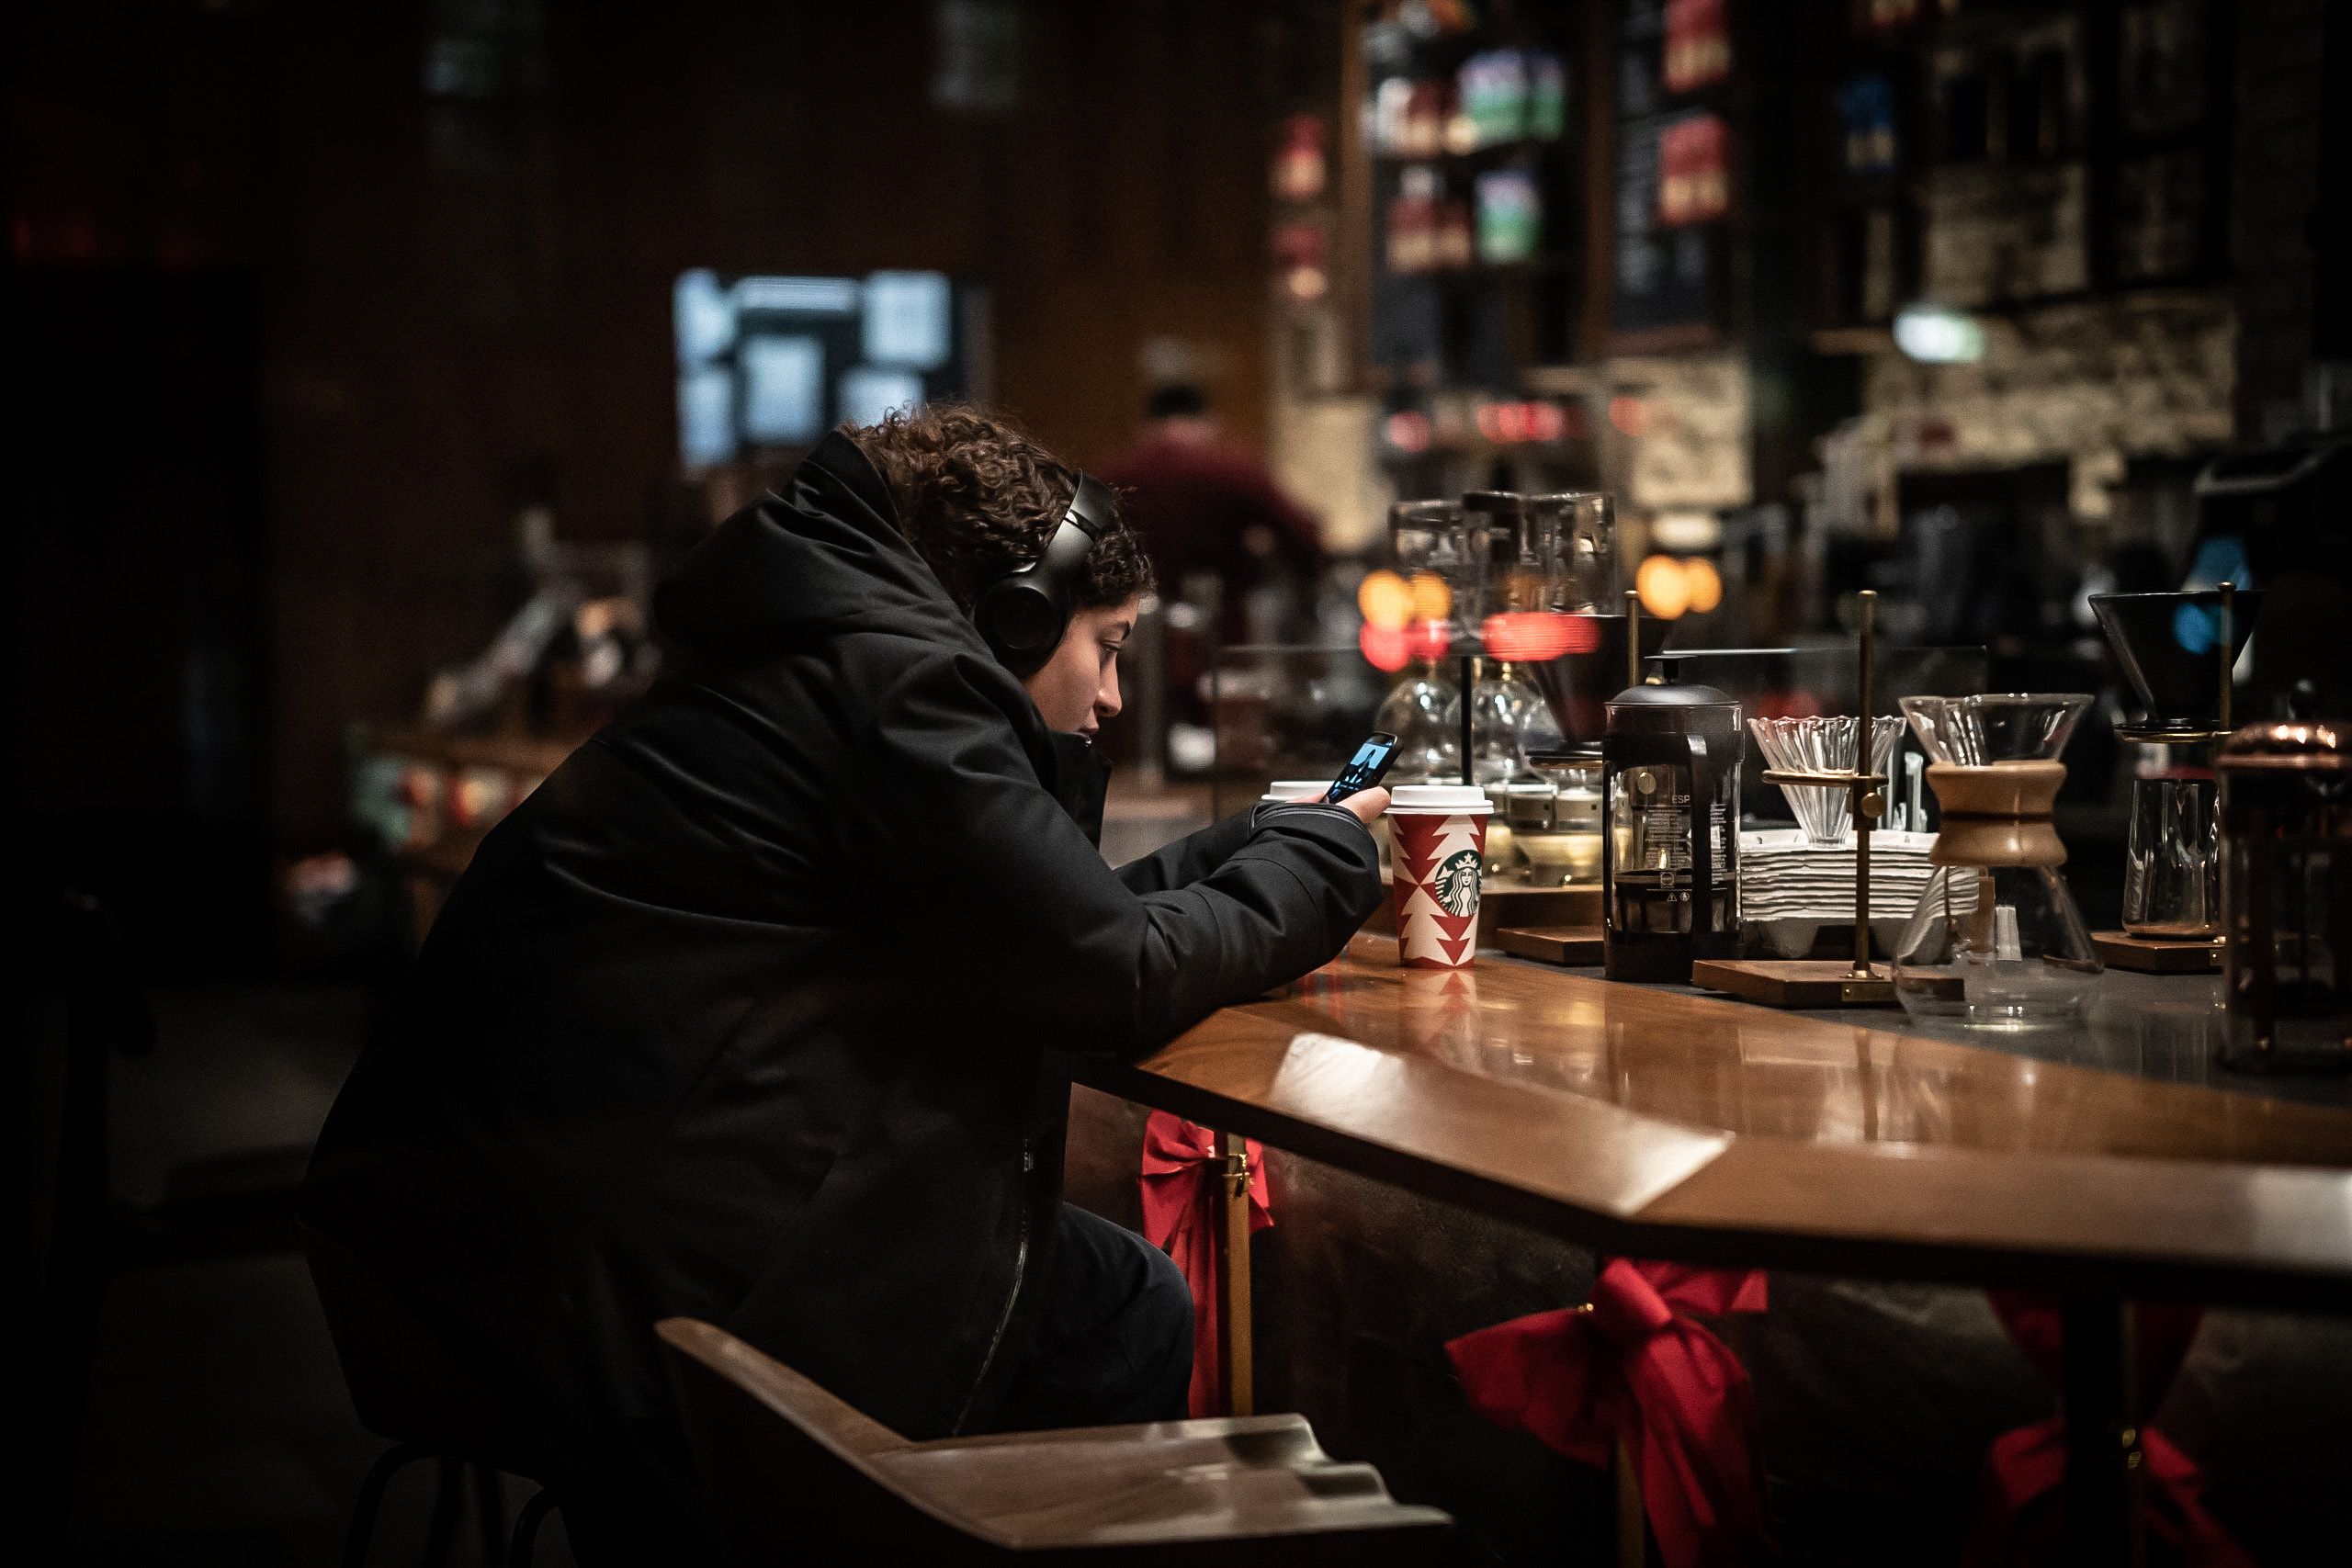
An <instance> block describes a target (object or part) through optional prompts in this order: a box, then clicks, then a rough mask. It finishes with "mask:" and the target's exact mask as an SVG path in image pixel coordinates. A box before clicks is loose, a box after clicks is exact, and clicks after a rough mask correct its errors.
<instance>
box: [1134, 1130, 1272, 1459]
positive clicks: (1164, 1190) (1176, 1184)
mask: <svg viewBox="0 0 2352 1568" xmlns="http://www.w3.org/2000/svg"><path fill="white" fill-rule="evenodd" d="M1242 1146H1243V1148H1244V1149H1245V1150H1247V1152H1248V1155H1249V1159H1250V1234H1251V1235H1256V1234H1257V1233H1258V1232H1259V1231H1261V1230H1264V1229H1265V1228H1266V1227H1267V1226H1268V1225H1271V1224H1273V1223H1274V1215H1273V1211H1272V1208H1271V1207H1269V1206H1268V1203H1267V1201H1266V1162H1265V1158H1264V1151H1263V1150H1261V1148H1260V1147H1259V1146H1258V1140H1257V1139H1255V1138H1250V1139H1248V1140H1247V1141H1246V1142H1245V1143H1244V1144H1243V1145H1242ZM1224 1201H1225V1156H1222V1155H1220V1154H1219V1153H1218V1152H1217V1146H1216V1133H1215V1132H1213V1131H1212V1130H1210V1129H1209V1128H1206V1127H1204V1126H1202V1125H1201V1124H1200V1123H1198V1122H1187V1121H1184V1120H1183V1119H1182V1118H1181V1117H1179V1116H1175V1115H1173V1114H1171V1113H1170V1112H1168V1111H1153V1112H1152V1113H1151V1120H1150V1121H1149V1122H1146V1123H1145V1124H1144V1129H1143V1234H1144V1239H1145V1240H1147V1241H1148V1242H1150V1243H1151V1244H1152V1245H1153V1246H1155V1247H1160V1248H1162V1249H1164V1250H1165V1251H1166V1252H1167V1254H1168V1256H1169V1257H1170V1258H1174V1259H1175V1260H1176V1267H1177V1268H1179V1269H1182V1270H1183V1272H1184V1282H1185V1283H1186V1284H1188V1285H1190V1286H1191V1287H1192V1288H1193V1383H1192V1389H1191V1393H1190V1395H1189V1404H1190V1406H1191V1409H1192V1412H1193V1415H1195V1416H1222V1415H1224V1414H1225V1412H1226V1408H1227V1407H1226V1389H1225V1367H1224V1364H1223V1363H1222V1362H1221V1361H1220V1360H1219V1359H1218V1357H1217V1324H1218V1321H1219V1319H1220V1318H1221V1317H1222V1316H1223V1314H1224V1309H1225V1250H1224V1248H1223V1247H1221V1246H1220V1245H1219V1237H1220V1226H1219V1225H1218V1223H1217V1218H1218V1207H1219V1205H1220V1204H1222V1203H1223V1202H1224Z"/></svg>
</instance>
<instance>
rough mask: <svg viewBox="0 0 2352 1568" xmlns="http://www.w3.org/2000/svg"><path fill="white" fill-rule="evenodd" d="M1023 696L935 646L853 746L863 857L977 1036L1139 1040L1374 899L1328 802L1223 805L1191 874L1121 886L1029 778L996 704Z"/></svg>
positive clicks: (1269, 983) (1289, 960) (1142, 1044)
mask: <svg viewBox="0 0 2352 1568" xmlns="http://www.w3.org/2000/svg"><path fill="white" fill-rule="evenodd" d="M1027 701H1028V698H1027V696H1026V695H1025V694H1023V693H1022V692H1021V690H1020V687H1019V686H1018V684H1017V683H1014V682H1012V680H1011V678H1010V677H1009V676H1006V675H1004V674H1003V672H1002V671H999V670H997V669H995V667H993V666H989V665H984V664H983V663H982V661H981V660H978V658H977V657H975V656H971V655H967V654H960V653H951V652H942V653H939V654H937V655H933V656H929V657H926V658H923V659H922V660H918V661H917V662H916V663H915V665H914V666H913V667H911V668H910V669H908V670H906V671H904V672H903V673H902V674H900V675H899V677H898V679H897V680H896V681H895V682H893V683H892V684H890V685H889V686H888V688H887V689H886V690H885V691H884V693H883V694H882V695H881V697H880V698H879V700H878V701H877V703H876V705H875V709H874V712H873V719H872V722H871V723H870V724H869V725H867V726H865V728H864V729H863V733H862V737H861V741H860V750H861V752H862V756H861V762H862V768H861V772H862V773H863V776H864V777H863V782H864V783H865V790H864V792H863V794H864V805H865V812H864V815H865V831H866V832H868V833H869V834H870V835H871V836H872V837H871V841H872V842H873V843H874V844H875V845H876V849H877V851H878V853H877V855H876V862H875V863H876V865H877V867H878V868H879V869H880V871H881V874H885V875H889V876H894V877H903V878H906V879H909V880H910V882H916V883H919V884H920V885H921V886H924V887H925V888H926V890H927V897H928V899H929V901H930V903H931V906H932V908H934V909H935V910H936V911H937V922H936V924H937V929H938V934H937V935H936V936H935V937H933V938H931V939H929V947H930V951H929V952H928V953H926V957H927V958H928V959H929V960H930V973H931V975H932V976H933V979H934V982H935V986H936V988H937V989H938V991H939V994H940V995H941V996H943V997H953V998H955V1006H956V1010H958V1013H959V1014H960V1015H961V1016H962V1017H964V1018H967V1019H968V1020H969V1021H971V1022H972V1023H975V1024H978V1025H982V1026H983V1027H981V1028H979V1029H978V1030H976V1031H974V1035H975V1037H976V1038H985V1037H988V1036H989V1035H991V1034H994V1033H996V1032H997V1031H998V1030H1000V1029H1010V1028H1015V1027H1018V1028H1019V1029H1020V1030H1021V1031H1022V1032H1023V1033H1024V1034H1029V1035H1030V1037H1031V1038H1033V1039H1034V1038H1044V1039H1047V1040H1052V1041H1055V1042H1056V1043H1063V1044H1064V1045H1065V1048H1067V1049H1073V1050H1080V1051H1104V1052H1117V1053H1122V1054H1128V1055H1134V1054H1140V1053H1142V1052H1146V1051H1148V1050H1151V1049H1153V1048H1154V1047H1156V1046H1158V1045H1159V1044H1161V1043H1165V1042H1166V1041H1168V1040H1169V1039H1171V1038H1173V1037H1174V1036H1175V1035H1177V1034H1179V1033H1181V1032H1183V1031H1184V1030H1185V1029H1187V1028H1189V1027H1191V1026H1192V1025H1193V1024H1194V1023H1196V1022H1198V1021H1200V1020H1201V1019H1203V1018H1204V1017H1206V1016H1207V1015H1208V1014H1209V1013H1211V1012H1214V1011H1216V1010H1217V1009H1218V1008H1221V1007H1227V1006H1230V1005H1232V1004H1234V1003H1236V1002H1242V1001H1247V1000H1250V999H1251V998H1255V997H1257V996H1259V995H1261V994H1262V993H1263V992H1265V991H1266V990H1267V989H1269V988H1270V987H1274V986H1278V985H1281V984H1282V983H1283V982H1284V981H1287V980H1291V979H1295V978H1296V977H1297V976H1300V975H1303V974H1305V973H1306V972H1307V971H1308V970H1310V969H1313V968H1316V967H1317V966H1318V965H1320V964H1325V963H1328V962H1329V960H1330V959H1331V958H1332V957H1334V956H1335V955H1336V954H1337V953H1339V952H1340V949H1341V948H1343V947H1344V946H1346V945H1347V941H1348V938H1349V937H1351V935H1353V934H1354V933H1355V931H1356V929H1357V928H1358V927H1359V926H1361V925H1362V924H1363V920H1364V919H1365V918H1366V917H1367V916H1368V915H1370V914H1371V912H1372V910H1373V908H1374V907H1375V906H1376V905H1377V904H1378V902H1379V900H1380V895H1381V888H1380V869H1379V859H1378V855H1377V852H1376V851H1375V849H1374V844H1373V840H1372V835H1371V833H1370V832H1369V831H1367V830H1366V829H1365V828H1364V827H1363V824H1362V823H1360V822H1358V821H1356V820H1355V818H1353V817H1352V816H1351V815H1349V814H1347V813H1345V812H1334V811H1298V812H1274V813H1267V814H1264V815H1262V816H1259V817H1256V818H1254V819H1252V818H1243V819H1240V820H1241V821H1243V822H1247V823H1249V824H1250V826H1249V830H1248V831H1247V833H1246V834H1245V835H1243V836H1241V838H1240V840H1239V842H1238V844H1237V845H1236V847H1235V848H1234V849H1233V850H1232V851H1231V852H1230V853H1227V854H1226V855H1225V856H1224V857H1223V858H1222V859H1221V860H1219V861H1218V862H1217V863H1216V864H1215V865H1214V866H1204V871H1203V874H1201V875H1200V876H1198V877H1197V878H1196V879H1194V880H1192V881H1190V882H1189V883H1187V884H1185V885H1183V886H1171V887H1165V888H1159V889H1156V890H1153V891H1149V892H1143V893H1138V892H1136V890H1134V889H1133V888H1132V887H1131V886H1128V885H1126V884H1125V883H1123V882H1122V880H1121V879H1120V877H1119V875H1118V874H1117V873H1114V871H1112V869H1111V868H1110V867H1108V866H1106V865H1104V864H1103V860H1102V857H1101V856H1100V855H1099V854H1098V853H1096V852H1095V849H1094V846H1093V845H1092V844H1091V843H1089V842H1088V841H1087V839H1086V835H1085V834H1084V833H1082V832H1080V830H1079V829H1078V826H1077V824H1075V823H1074V822H1072V821H1071V820H1070V819H1069V814H1068V813H1067V812H1065V811H1064V810H1063V809H1062V808H1061V807H1060V806H1059V805H1058V804H1057V802H1056V801H1055V800H1054V798H1053V796H1052V795H1050V794H1049V793H1047V791H1046V789H1045V787H1044V786H1043V785H1042V784H1040V783H1039V782H1038V776H1037V769H1036V765H1035V763H1034V762H1033V761H1031V760H1030V757H1029V755H1028V753H1027V752H1026V751H1024V750H1023V748H1022V746H1021V744H1020V741H1019V739H1018V736H1017V733H1016V731H1015V728H1014V722H1015V721H1014V716H1013V715H1012V713H1011V712H1010V711H1009V709H1010V706H1011V704H1012V703H1014V702H1019V703H1024V704H1025V703H1026V702H1027ZM1209 832H1210V833H1211V834H1216V833H1219V832H1237V833H1238V832H1239V829H1238V828H1236V827H1235V826H1234V825H1232V824H1220V825H1219V826H1218V827H1217V828H1215V829H1209ZM1198 836H1199V835H1196V837H1198ZM1181 847H1182V846H1180V848H1181ZM1213 847H1214V845H1213V844H1204V845H1203V846H1201V848H1202V849H1203V850H1204V851H1206V850H1208V849H1211V848H1213ZM1177 858H1178V859H1179V860H1181V859H1182V858H1183V857H1182V856H1181V855H1180V856H1179V857H1177ZM1207 858H1208V857H1207V856H1206V855H1205V854H1204V856H1203V860H1204V862H1205V860H1206V859H1207ZM1033 1031H1034V1033H1033Z"/></svg>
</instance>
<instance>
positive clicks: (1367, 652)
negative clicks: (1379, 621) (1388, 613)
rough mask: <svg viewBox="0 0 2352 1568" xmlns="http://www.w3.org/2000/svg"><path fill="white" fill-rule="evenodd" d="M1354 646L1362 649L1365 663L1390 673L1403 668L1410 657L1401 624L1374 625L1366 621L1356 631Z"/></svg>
mask: <svg viewBox="0 0 2352 1568" xmlns="http://www.w3.org/2000/svg"><path fill="white" fill-rule="evenodd" d="M1356 646H1357V647H1358V648H1360V649H1363V661H1364V662H1365V663H1366V664H1369V665H1371V666H1372V667H1373V668H1374V670H1380V671H1386V672H1387V673H1389V674H1392V675H1393V674H1395V673H1396V672H1397V671H1399V670H1402V669H1403V668H1405V660H1407V659H1408V658H1409V657H1410V655H1409V654H1408V653H1407V651H1406V649H1405V628H1404V627H1402V626H1374V625H1373V624H1372V623H1371V622H1370V621H1366V622H1364V624H1363V630H1362V631H1359V632H1358V633H1356Z"/></svg>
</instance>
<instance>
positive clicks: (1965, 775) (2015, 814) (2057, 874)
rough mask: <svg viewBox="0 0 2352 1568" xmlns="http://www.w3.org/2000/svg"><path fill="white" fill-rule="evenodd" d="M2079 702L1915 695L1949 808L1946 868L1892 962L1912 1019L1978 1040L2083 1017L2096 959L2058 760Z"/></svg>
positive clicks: (1934, 778)
mask: <svg viewBox="0 0 2352 1568" xmlns="http://www.w3.org/2000/svg"><path fill="white" fill-rule="evenodd" d="M2089 705H2090V698H2089V697H2087V696H2082V695H2073V694H2065V695H2040V694H1994V695H1987V696H1977V697H1905V698H1904V699H1903V712H1904V716H1905V717H1907V718H1908V719H1909V720H1910V721H1911V728H1912V730H1913V732H1914V733H1915V734H1917V736H1918V738H1919V743H1920V744H1921V745H1922V746H1923V747H1925V748H1926V749H1927V752H1928V758H1929V765H1928V786H1929V787H1930V788H1932V789H1933V790H1934V791H1935V792H1936V800H1937V803H1938V805H1939V807H1941V808H1942V823H1941V828H1940V831H1939V833H1938V835H1937V838H1936V844H1935V848H1934V849H1933V850H1931V851H1930V852H1928V859H1929V861H1930V862H1931V863H1933V864H1934V865H1935V866H1936V868H1937V869H1936V871H1935V874H1933V875H1932V876H1930V877H1929V878H1928V886H1927V887H1926V889H1925V890H1924V891H1922V892H1921V894H1920V895H1919V902H1918V903H1917V906H1916V907H1915V908H1913V909H1912V911H1911V918H1910V919H1909V920H1907V921H1906V922H1905V925H1904V928H1903V934H1902V935H1901V936H1900V937H1899V938H1897V939H1896V942H1895V951H1894V994H1895V996H1896V998H1898V999H1899V1000H1900V1001H1901V1002H1902V1003H1903V1006H1904V1008H1905V1010H1908V1011H1909V1012H1911V1013H1913V1014H1915V1015H1918V1016H1923V1017H1940V1018H1952V1019H1957V1020H1959V1021H1962V1022H1963V1023H1966V1024H1968V1025H1970V1026H1972V1027H1974V1028H1981V1029H2038V1028H2045V1027H2048V1026H2051V1025H2053V1024H2060V1023H2064V1022H2066V1021H2070V1020H2072V1019H2074V1018H2075V1017H2076V1016H2077V1015H2078V1014H2079V1012H2080V1010H2081V1007H2082V1002H2083V997H2084V994H2085V993H2086V991H2088V990H2089V988H2090V986H2091V983H2092V982H2093V981H2094V980H2096V979H2097V978H2098V972H2099V963H2098V953H2097V952H2096V951H2095V950H2094V949H2093V948H2092V946H2091V939H2090V932H2089V931H2087V930H2086V929H2085V928H2084V925H2083V916H2082V911H2081V910H2080V909H2078V908H2075V897H2074V895H2073V894H2072V893H2071V892H2069V891H2068V890H2067V886H2066V878H2065V874H2064V872H2063V871H2062V870H2061V869H2060V868H2061V867H2063V866H2064V863H2065V861H2066V847H2065V845H2064V844H2063V843H2061V842H2060V841H2059V839H2058V831H2057V829H2056V828H2055V827H2054V826H2053V825H2052V818H2051V814H2052V807H2053V806H2054V804H2055V802H2056V800H2057V797H2058V790H2059V786H2060V785H2062V784H2064V783H2065V781H2066V765H2065V764H2064V762H2061V761H2058V753H2059V752H2060V751H2061V750H2064V748H2065V745H2066V740H2067V739H2068V737H2070V736H2071V735H2073V733H2074V730H2075V721H2076V720H2077V719H2078V718H2080V717H2081V716H2082V712H2083V710H2084V709H2085V708H2086V707H2087V706H2089Z"/></svg>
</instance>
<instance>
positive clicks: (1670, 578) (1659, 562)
mask: <svg viewBox="0 0 2352 1568" xmlns="http://www.w3.org/2000/svg"><path fill="white" fill-rule="evenodd" d="M1634 592H1636V593H1638V594H1640V595H1641V598H1642V608H1643V609H1644V610H1645V611H1646V612H1647V613H1649V614H1650V615H1656V616H1657V618H1658V619H1659V620H1662V621H1670V620H1673V619H1675V618H1676V617H1677V616H1679V615H1681V614H1682V612H1683V611H1685V610H1687V609H1689V608H1690V607H1691V581H1690V578H1689V576H1688V575H1687V574H1686V573H1685V572H1684V571H1683V570H1682V563H1681V562H1680V561H1679V560H1676V559H1675V558H1673V557H1672V556H1652V557H1650V558H1648V559H1647V560H1645V561H1644V562H1642V565H1641V570H1638V571H1636V572H1635V573H1634Z"/></svg>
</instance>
